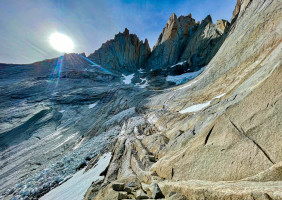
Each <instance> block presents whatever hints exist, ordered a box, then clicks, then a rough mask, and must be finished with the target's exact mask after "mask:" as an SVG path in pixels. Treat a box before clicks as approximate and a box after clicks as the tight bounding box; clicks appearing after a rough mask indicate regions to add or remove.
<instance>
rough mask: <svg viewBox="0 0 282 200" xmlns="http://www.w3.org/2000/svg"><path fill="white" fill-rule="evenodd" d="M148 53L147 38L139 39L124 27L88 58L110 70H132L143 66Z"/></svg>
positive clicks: (149, 51)
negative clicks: (121, 31)
mask: <svg viewBox="0 0 282 200" xmlns="http://www.w3.org/2000/svg"><path fill="white" fill-rule="evenodd" d="M150 53H151V49H150V47H149V43H148V40H147V39H145V42H143V41H142V40H141V41H140V40H139V38H138V37H137V35H135V34H130V33H129V30H128V29H127V28H126V29H125V30H124V32H123V33H118V34H117V35H115V37H114V39H112V40H109V41H107V42H106V43H104V44H102V46H101V48H99V49H98V50H96V51H95V52H94V53H93V54H90V55H89V56H88V58H89V59H90V60H92V61H94V62H97V63H98V64H100V65H102V66H103V67H106V68H108V69H111V70H115V71H129V72H133V71H136V70H137V69H139V68H143V67H144V64H145V62H146V60H147V58H148V57H149V55H150Z"/></svg>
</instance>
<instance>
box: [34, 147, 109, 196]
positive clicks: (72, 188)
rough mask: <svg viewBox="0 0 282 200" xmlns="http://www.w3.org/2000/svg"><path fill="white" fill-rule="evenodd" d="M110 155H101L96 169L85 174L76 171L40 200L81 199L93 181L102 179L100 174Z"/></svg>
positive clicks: (82, 171) (105, 166) (81, 171)
mask: <svg viewBox="0 0 282 200" xmlns="http://www.w3.org/2000/svg"><path fill="white" fill-rule="evenodd" d="M111 157H112V155H111V153H110V152H109V153H106V154H103V155H102V156H101V157H100V159H99V161H98V162H97V164H96V167H93V168H92V169H90V170H89V171H87V172H86V173H84V171H85V168H84V169H82V170H80V171H78V172H77V173H75V174H74V175H73V177H72V178H70V179H69V180H67V181H66V182H65V183H63V184H62V185H60V186H58V187H57V188H55V189H53V190H51V191H50V192H48V193H47V194H45V195H44V196H43V197H41V198H40V199H41V200H50V199H52V200H62V199H76V200H80V199H83V196H84V194H85V193H86V191H87V190H88V188H89V187H90V185H91V183H92V182H93V181H96V180H99V179H103V176H100V174H101V173H102V172H103V171H104V170H105V169H106V168H107V166H108V165H109V163H110V160H111Z"/></svg>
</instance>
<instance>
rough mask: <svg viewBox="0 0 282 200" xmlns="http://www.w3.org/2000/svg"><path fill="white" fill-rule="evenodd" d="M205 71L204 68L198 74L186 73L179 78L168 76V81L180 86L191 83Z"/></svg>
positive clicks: (178, 76)
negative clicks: (190, 81)
mask: <svg viewBox="0 0 282 200" xmlns="http://www.w3.org/2000/svg"><path fill="white" fill-rule="evenodd" d="M203 70H204V67H203V68H201V69H200V70H199V71H196V72H190V73H184V74H181V75H177V76H167V77H166V80H167V81H170V82H174V83H176V85H180V84H182V83H186V82H187V81H189V80H191V79H194V78H195V77H197V76H198V75H199V74H200V73H202V71H203Z"/></svg>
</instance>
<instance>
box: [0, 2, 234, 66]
mask: <svg viewBox="0 0 282 200" xmlns="http://www.w3.org/2000/svg"><path fill="white" fill-rule="evenodd" d="M235 4H236V0H174V1H173V0H162V1H157V0H150V1H149V0H132V1H129V0H79V1H78V0H44V1H37V0H25V1H20V0H1V1H0V30H1V31H0V63H31V62H35V61H39V60H43V59H46V58H53V57H57V56H60V53H58V52H56V51H55V50H53V49H52V47H51V46H50V44H49V40H48V38H49V36H50V35H51V34H52V33H54V32H61V33H64V34H66V35H68V36H69V37H71V38H72V39H73V41H74V44H75V49H74V52H77V53H80V52H85V53H86V54H87V55H88V54H89V53H92V52H94V50H95V49H97V48H99V47H100V46H101V45H102V43H104V42H106V41H107V40H109V39H112V38H113V37H114V35H115V34H117V33H118V32H123V30H124V28H125V27H127V28H128V29H129V31H130V33H135V34H137V35H138V37H139V38H140V39H141V40H144V39H145V38H148V40H149V43H150V46H151V47H152V46H153V45H154V44H155V43H156V41H157V38H158V36H159V34H160V33H161V31H162V29H163V27H164V26H165V24H166V22H167V20H168V18H169V17H170V15H171V14H172V13H173V12H174V13H175V14H176V15H177V16H180V15H188V14H189V13H192V17H193V18H195V19H196V20H197V21H198V20H199V21H201V20H202V19H204V18H205V17H206V16H207V15H208V14H210V15H211V16H212V18H213V21H214V22H216V20H217V19H228V20H230V18H231V16H232V11H233V9H234V7H235Z"/></svg>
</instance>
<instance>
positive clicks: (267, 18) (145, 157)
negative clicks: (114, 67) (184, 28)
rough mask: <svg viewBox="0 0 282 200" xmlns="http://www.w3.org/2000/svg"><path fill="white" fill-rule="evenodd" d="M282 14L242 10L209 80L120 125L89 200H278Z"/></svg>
mask: <svg viewBox="0 0 282 200" xmlns="http://www.w3.org/2000/svg"><path fill="white" fill-rule="evenodd" d="M238 2H239V1H238ZM281 9H282V6H281V3H280V2H279V1H278V0H273V1H271V0H269V1H264V0H257V1H248V0H242V1H240V2H239V5H237V6H236V10H238V11H236V12H234V13H237V14H236V15H237V16H236V17H235V18H236V20H234V21H233V24H231V27H230V30H229V32H228V36H227V38H226V40H225V41H224V42H223V44H222V46H221V47H220V49H219V51H218V52H217V54H216V55H215V57H214V58H213V59H212V60H211V62H210V63H209V65H208V66H207V67H206V69H205V70H204V72H203V73H202V74H201V75H200V76H199V77H197V78H196V79H195V80H193V81H191V82H188V83H187V84H185V85H181V86H178V87H175V88H172V89H170V90H166V91H163V92H162V94H159V95H154V96H152V97H150V98H149V99H147V102H146V103H145V105H144V107H143V111H142V112H140V113H139V117H140V118H143V119H144V120H143V122H140V123H141V124H140V123H139V124H138V123H135V120H134V119H129V120H128V121H126V122H125V123H124V125H123V128H122V130H121V132H120V133H119V136H118V141H117V142H116V144H115V148H114V151H113V157H112V160H111V163H110V165H109V167H108V169H107V173H105V178H104V180H103V181H102V182H99V183H93V184H92V186H91V187H90V188H89V190H88V192H87V193H86V195H85V199H133V198H136V199H142V198H145V199H146V198H147V199H148V198H151V199H156V198H157V199H158V198H165V199H222V200H223V199H277V200H278V199H281V198H282V187H281V186H282V170H281V169H282V168H281V160H282V146H281V144H282V137H281V133H282V124H281V119H282V116H281V111H282V110H281V109H282V101H281V100H282V96H281V94H282V90H281V88H282V87H281V86H282V82H281V75H282V67H281V39H282V35H281V28H282V24H281V17H282V10H281ZM230 52H232V53H230ZM101 189H102V190H101Z"/></svg>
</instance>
